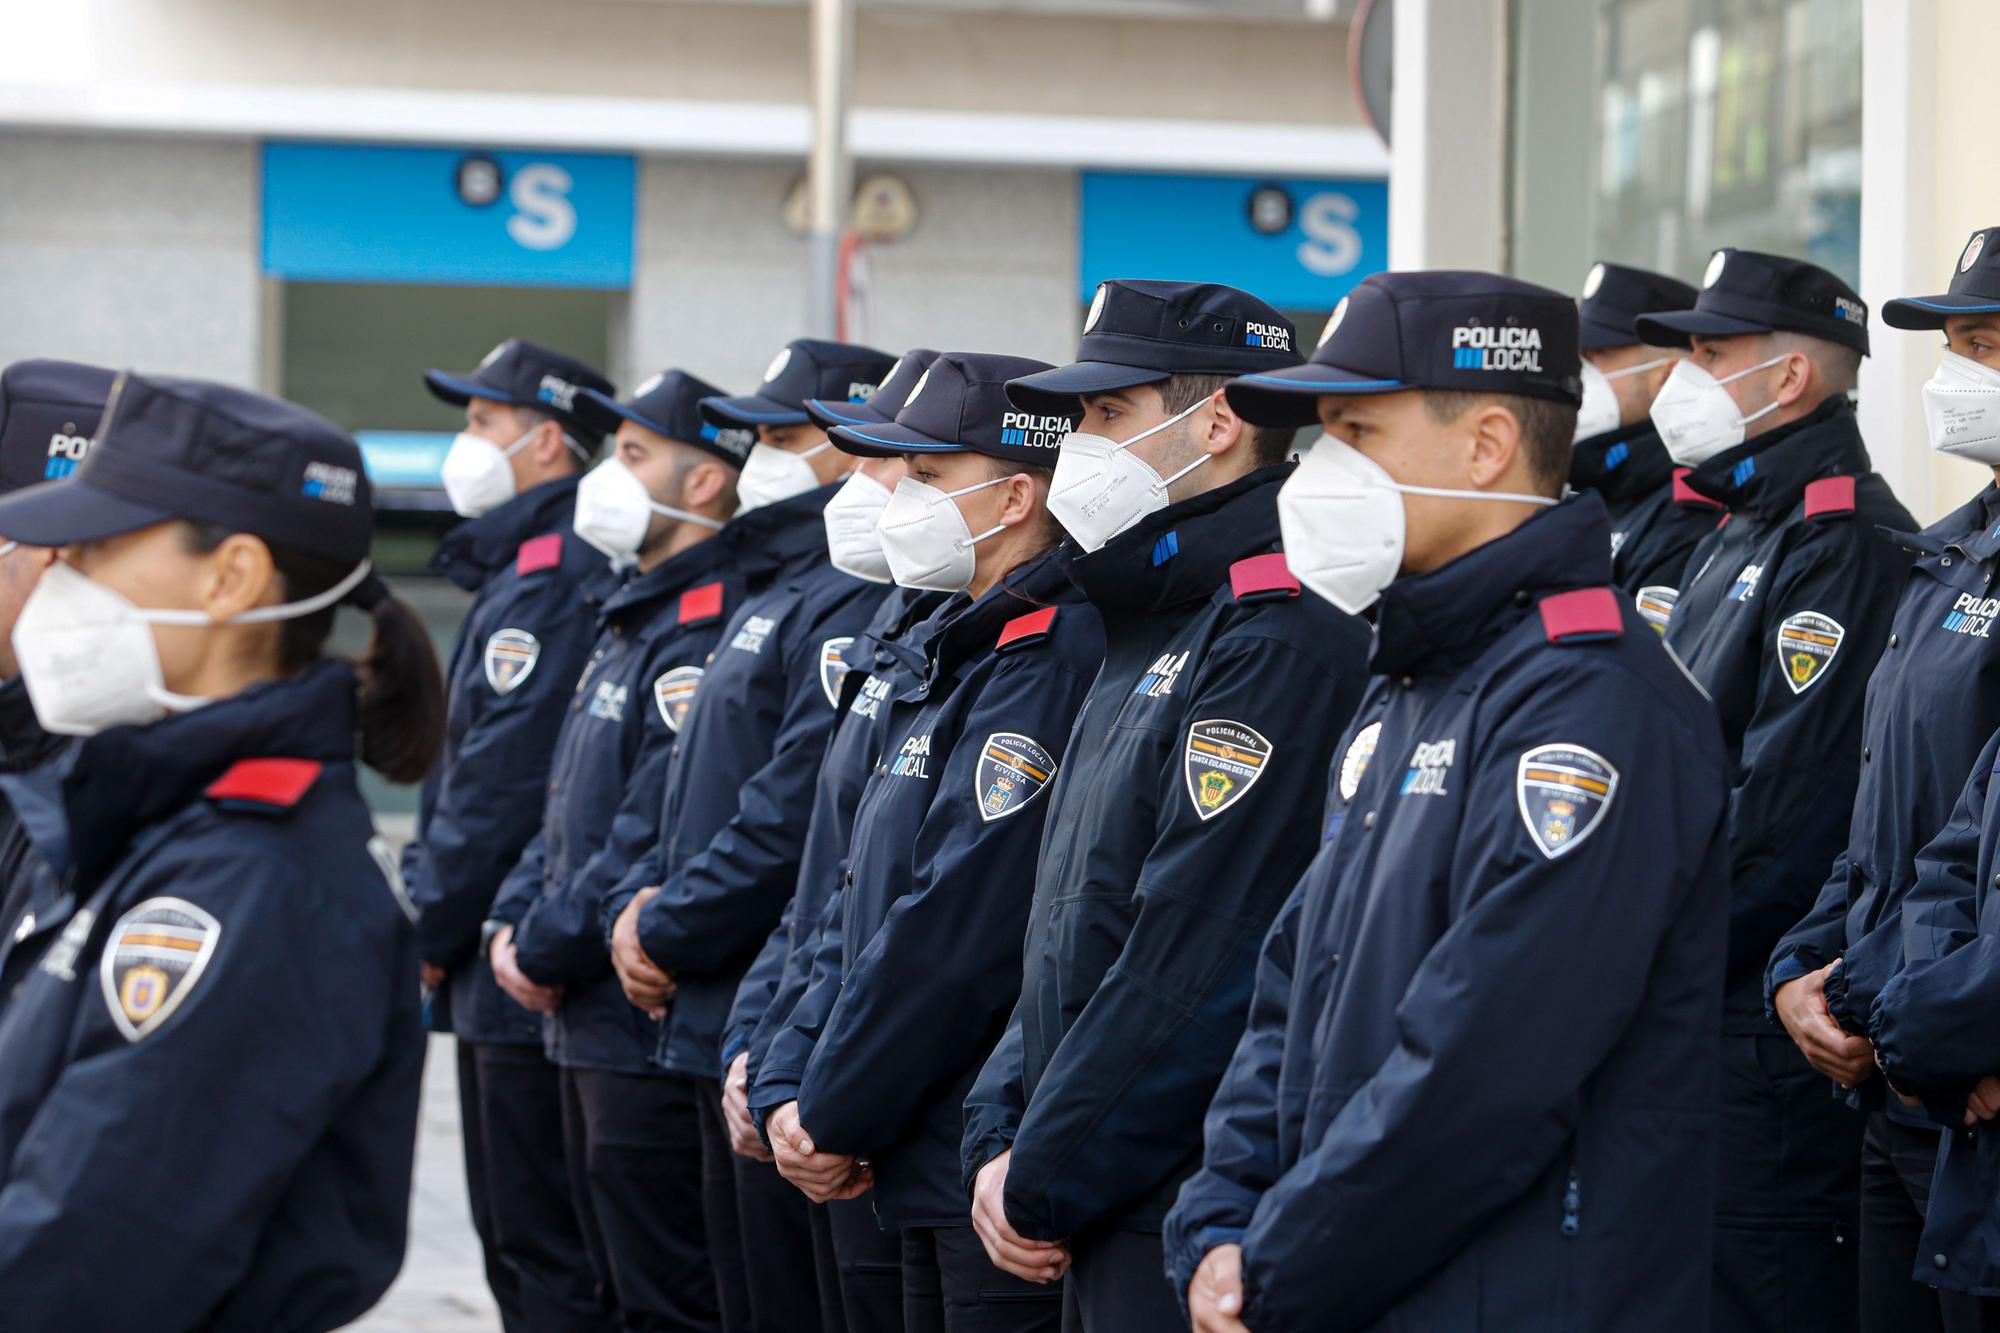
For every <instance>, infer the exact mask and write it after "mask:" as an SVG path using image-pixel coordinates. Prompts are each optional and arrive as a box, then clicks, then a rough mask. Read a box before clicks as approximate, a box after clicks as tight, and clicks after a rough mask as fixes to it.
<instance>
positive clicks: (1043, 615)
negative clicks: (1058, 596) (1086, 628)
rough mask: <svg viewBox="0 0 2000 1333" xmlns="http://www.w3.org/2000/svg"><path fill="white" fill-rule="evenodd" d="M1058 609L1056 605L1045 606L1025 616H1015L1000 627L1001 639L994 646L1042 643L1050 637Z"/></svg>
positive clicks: (1001, 647)
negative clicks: (1050, 628)
mask: <svg viewBox="0 0 2000 1333" xmlns="http://www.w3.org/2000/svg"><path fill="white" fill-rule="evenodd" d="M1056 610H1057V608H1056V607H1053V606H1045V607H1043V608H1042V609H1041V610H1039V611H1030V612H1028V614H1027V615H1025V616H1015V617H1014V618H1013V619H1012V620H1010V621H1008V622H1007V623H1006V624H1005V625H1002V626H1001V627H1000V639H999V641H998V642H997V643H995V644H994V645H993V646H994V648H995V649H1007V648H1024V647H1026V646H1027V645H1029V644H1031V643H1040V642H1041V641H1042V640H1043V639H1046V638H1048V637H1049V626H1051V625H1053V624H1055V623H1056Z"/></svg>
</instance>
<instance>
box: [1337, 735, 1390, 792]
mask: <svg viewBox="0 0 2000 1333" xmlns="http://www.w3.org/2000/svg"><path fill="white" fill-rule="evenodd" d="M1381 739H1382V724H1381V723H1380V722H1370V723H1369V724H1368V725H1367V726H1365V727H1363V728H1362V729H1361V730H1359V731H1357V732H1355V733H1354V739H1353V740H1351V741H1349V742H1348V744H1347V753H1345V754H1343V755H1342V756H1340V799H1341V800H1343V801H1351V800H1353V799H1354V793H1356V792H1358V791H1360V790H1361V775H1362V774H1364V773H1366V772H1367V771H1368V761H1369V760H1371V759H1373V758H1374V757H1375V746H1376V744H1377V742H1379V741H1380V740H1381Z"/></svg>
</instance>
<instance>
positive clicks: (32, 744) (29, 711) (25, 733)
mask: <svg viewBox="0 0 2000 1333" xmlns="http://www.w3.org/2000/svg"><path fill="white" fill-rule="evenodd" d="M68 744H69V738H68V737H67V736H53V735H50V734H49V733H48V732H46V731H43V730H42V724H41V723H40V722H39V721H38V720H36V718H35V708H34V705H33V704H31V703H29V702H28V685H27V681H26V680H25V679H24V678H23V677H21V676H15V677H14V678H13V679H12V680H8V681H0V771H14V772H18V771H20V770H21V769H24V768H33V767H35V765H37V764H40V763H42V762H44V761H45V760H47V759H48V758H49V756H51V755H53V754H55V753H56V752H57V751H59V750H61V749H62V748H63V747H64V746H65V745H68Z"/></svg>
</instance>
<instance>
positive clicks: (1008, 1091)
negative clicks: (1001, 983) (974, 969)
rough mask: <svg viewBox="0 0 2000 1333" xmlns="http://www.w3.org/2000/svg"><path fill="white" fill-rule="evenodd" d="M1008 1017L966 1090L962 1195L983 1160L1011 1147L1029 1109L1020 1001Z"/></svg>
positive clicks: (960, 1156)
mask: <svg viewBox="0 0 2000 1333" xmlns="http://www.w3.org/2000/svg"><path fill="white" fill-rule="evenodd" d="M1022 1003H1023V1002H1022V1001H1021V1000H1019V999H1016V1000H1015V1002H1014V1012H1013V1013H1012V1014H1011V1015H1009V1017H1008V1019H1007V1030H1006V1031H1005V1032H1003V1033H1001V1034H1000V1040H999V1042H998V1043H996V1044H995V1045H994V1047H993V1050H992V1051H991V1052H990V1053H989V1054H988V1055H987V1057H986V1063H985V1064H984V1065H982V1066H980V1070H979V1076H978V1077H977V1078H975V1079H974V1080H973V1081H972V1090H971V1091H970V1092H968V1093H967V1094H966V1095H965V1132H964V1135H963V1136H962V1138H961V1140H960V1143H959V1152H958V1170H959V1180H960V1183H961V1184H963V1185H964V1186H965V1193H966V1196H967V1197H968V1198H969V1197H971V1194H972V1187H973V1185H974V1184H975V1183H977V1181H978V1180H979V1173H980V1171H982V1170H983V1169H985V1166H986V1164H987V1163H988V1162H990V1161H992V1160H993V1159H994V1158H996V1157H998V1156H999V1155H1000V1154H1001V1153H1003V1152H1006V1151H1007V1150H1008V1149H1009V1148H1012V1147H1013V1146H1014V1134H1015V1132H1016V1131H1017V1130H1019V1129H1020V1127H1021V1117H1022V1116H1024V1115H1026V1114H1027V1112H1028V1085H1027V1076H1026V1073H1025V1071H1024V1069H1023V1067H1022V1043H1023V1041H1024V1039H1025V1037H1024V1034H1023V1033H1022V1031H1021V1005H1022Z"/></svg>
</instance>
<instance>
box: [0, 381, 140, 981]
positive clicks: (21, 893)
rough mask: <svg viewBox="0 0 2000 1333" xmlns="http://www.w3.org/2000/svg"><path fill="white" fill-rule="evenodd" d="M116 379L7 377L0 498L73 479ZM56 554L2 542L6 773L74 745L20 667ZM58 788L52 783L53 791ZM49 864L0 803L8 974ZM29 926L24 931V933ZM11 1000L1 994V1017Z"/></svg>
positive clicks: (0, 910)
mask: <svg viewBox="0 0 2000 1333" xmlns="http://www.w3.org/2000/svg"><path fill="white" fill-rule="evenodd" d="M115 378H116V376H115V375H114V374H113V372H111V371H109V370H104V369H100V368H99V367H97V366H85V365H79V364H77V363H76V362H73V361H17V362H15V363H14V364H13V365H11V366H8V367H7V368H6V369H5V370H4V371H0V494H6V493H10V492H13V491H17V490H19V489H21V488H22V487H24V486H32V485H34V484H35V483H37V482H41V481H47V480H52V479H55V478H58V477H66V476H68V475H69V474H70V473H71V472H73V471H75V470H76V466H77V464H78V463H80V462H81V461H82V460H83V459H84V457H85V456H86V455H87V454H88V453H89V451H90V444H91V437H92V436H93V435H95V434H96V432H97V421H98V418H99V417H101V416H103V415H104V403H105V400H106V399H107V398H109V397H110V395H111V383H112V380H113V379H115ZM55 558H56V552H55V551H53V550H50V549H47V548H44V547H40V546H24V545H22V544H21V543H19V542H11V541H9V542H0V772H4V773H22V772H27V771H29V770H32V769H37V768H40V767H41V766H43V765H44V764H46V763H47V762H48V761H49V760H50V759H52V758H54V757H55V756H56V755H57V754H59V753H60V752H61V751H63V750H64V749H65V748H67V747H68V746H69V745H70V744H71V742H69V741H68V740H67V739H66V738H64V737H61V736H55V735H52V734H50V733H49V732H47V731H44V730H43V729H42V725H41V723H39V722H37V721H36V720H35V710H34V709H33V708H32V707H30V706H29V703H28V690H27V685H26V683H25V682H23V681H22V679H21V667H20V664H19V662H17V661H16V660H15V657H14V645H13V642H12V639H13V633H14V624H15V621H16V620H17V619H18V618H19V617H20V614H21V607H22V605H23V604H24V603H25V602H26V601H27V600H28V594H30V593H32V592H33V591H34V590H35V584H36V583H38V582H39V581H40V580H41V577H42V571H43V570H45V569H47V568H48V567H49V565H50V564H51V563H52V562H54V560H55ZM55 781H56V779H55V778H54V777H53V776H52V775H50V776H47V783H48V784H49V785H53V784H54V783H55ZM60 891H61V890H60V886H59V885H58V884H57V883H56V882H55V879H54V877H53V876H52V875H51V874H50V873H49V870H48V864H47V862H46V861H45V860H44V859H43V858H41V857H39V856H36V855H35V854H34V848H33V846H32V844H31V843H30V842H29V840H28V835H27V832H26V830H25V829H24V828H23V826H22V824H21V821H20V820H19V818H18V817H16V815H15V813H14V809H13V807H12V806H11V805H9V804H7V803H5V802H4V801H0V964H4V962H5V961H6V957H7V954H8V952H9V950H10V948H11V947H12V944H13V939H14V935H15V932H16V931H20V932H21V934H22V936H23V938H26V937H27V936H29V935H32V934H34V933H35V924H34V921H33V920H32V919H31V918H32V917H33V916H35V915H36V914H38V913H41V912H45V911H47V910H48V908H49V907H50V906H51V905H52V904H53V903H54V901H55V899H56V898H57V897H58V896H59V894H60ZM23 922H26V925H25V926H23V924H22V923H23ZM6 1003H7V993H6V992H5V991H0V1007H4V1006H5V1005H6Z"/></svg>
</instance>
